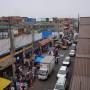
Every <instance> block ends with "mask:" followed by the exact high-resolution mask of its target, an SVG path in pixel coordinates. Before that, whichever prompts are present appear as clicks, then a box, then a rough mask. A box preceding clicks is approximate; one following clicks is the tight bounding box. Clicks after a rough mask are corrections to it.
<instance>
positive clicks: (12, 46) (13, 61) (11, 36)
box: [8, 17, 15, 78]
mask: <svg viewBox="0 0 90 90" xmlns="http://www.w3.org/2000/svg"><path fill="white" fill-rule="evenodd" d="M8 20H9V25H8V26H9V29H8V33H9V38H10V54H11V59H12V70H13V78H14V77H15V58H14V54H15V51H14V48H15V47H14V33H13V30H12V28H11V26H12V20H11V17H8Z"/></svg>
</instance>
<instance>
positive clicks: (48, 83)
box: [30, 50, 74, 90]
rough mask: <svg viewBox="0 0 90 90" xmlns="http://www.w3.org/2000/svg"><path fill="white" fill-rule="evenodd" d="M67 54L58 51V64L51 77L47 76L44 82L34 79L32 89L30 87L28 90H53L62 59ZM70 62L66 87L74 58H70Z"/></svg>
mask: <svg viewBox="0 0 90 90" xmlns="http://www.w3.org/2000/svg"><path fill="white" fill-rule="evenodd" d="M68 54H69V50H60V59H59V62H58V64H56V65H55V68H54V70H53V72H52V73H51V75H50V76H49V78H48V79H47V80H44V81H43V80H38V79H35V80H34V81H33V84H32V87H30V90H53V89H54V86H55V84H56V81H57V78H56V75H57V73H58V70H59V68H60V67H61V65H62V61H63V59H64V57H65V56H67V55H68ZM71 60H72V63H71V65H70V67H69V71H70V73H69V75H68V78H67V82H68V85H69V83H70V79H71V75H72V71H73V70H72V69H73V68H72V66H73V65H72V64H73V61H74V57H72V59H71ZM66 90H69V88H68V86H67V89H66Z"/></svg>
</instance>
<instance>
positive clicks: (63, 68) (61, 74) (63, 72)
mask: <svg viewBox="0 0 90 90" xmlns="http://www.w3.org/2000/svg"><path fill="white" fill-rule="evenodd" d="M66 74H67V66H61V67H60V69H59V71H58V73H57V78H60V77H66Z"/></svg>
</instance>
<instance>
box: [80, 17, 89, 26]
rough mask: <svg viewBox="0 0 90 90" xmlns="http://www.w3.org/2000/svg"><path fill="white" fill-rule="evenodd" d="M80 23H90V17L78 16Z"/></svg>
mask: <svg viewBox="0 0 90 90" xmlns="http://www.w3.org/2000/svg"><path fill="white" fill-rule="evenodd" d="M80 24H84V25H86V24H90V17H80Z"/></svg>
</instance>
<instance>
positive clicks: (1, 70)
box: [0, 55, 15, 78]
mask: <svg viewBox="0 0 90 90" xmlns="http://www.w3.org/2000/svg"><path fill="white" fill-rule="evenodd" d="M14 62H15V61H14ZM12 75H13V72H12V59H11V55H7V56H5V57H3V58H1V59H0V76H1V77H6V78H9V77H11V76H12Z"/></svg>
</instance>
